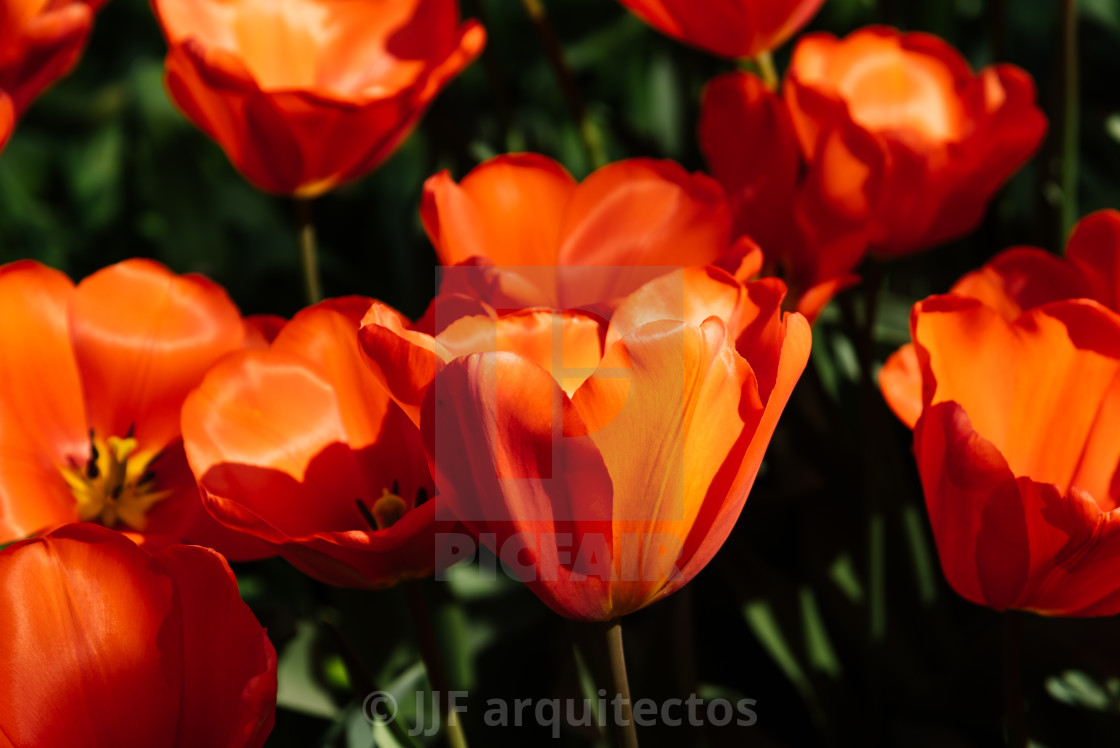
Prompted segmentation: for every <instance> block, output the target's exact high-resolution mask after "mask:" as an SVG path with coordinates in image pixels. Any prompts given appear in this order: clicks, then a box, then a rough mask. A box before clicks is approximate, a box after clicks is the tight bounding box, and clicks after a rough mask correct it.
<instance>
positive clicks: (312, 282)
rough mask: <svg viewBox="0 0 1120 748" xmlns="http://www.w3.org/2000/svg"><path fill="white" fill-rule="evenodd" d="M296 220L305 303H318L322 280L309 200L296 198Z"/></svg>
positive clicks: (320, 297)
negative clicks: (305, 296) (305, 294)
mask: <svg viewBox="0 0 1120 748" xmlns="http://www.w3.org/2000/svg"><path fill="white" fill-rule="evenodd" d="M296 221H297V226H298V230H299V261H300V267H301V268H302V270H303V286H304V290H305V292H306V293H307V303H309V304H318V303H319V302H320V301H322V300H323V282H322V281H321V280H320V278H319V252H318V249H317V246H316V242H315V220H314V218H313V217H312V211H311V201H310V200H308V199H307V198H302V197H297V198H296Z"/></svg>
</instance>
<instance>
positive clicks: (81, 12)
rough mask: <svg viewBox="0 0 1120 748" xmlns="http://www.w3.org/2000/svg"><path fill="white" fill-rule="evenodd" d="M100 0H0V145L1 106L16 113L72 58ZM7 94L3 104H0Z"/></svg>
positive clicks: (67, 66)
mask: <svg viewBox="0 0 1120 748" xmlns="http://www.w3.org/2000/svg"><path fill="white" fill-rule="evenodd" d="M103 4H104V0H59V1H58V2H44V0H0V146H2V145H3V139H4V137H3V132H4V126H3V123H4V121H5V115H4V110H5V109H6V108H8V107H10V110H11V111H10V113H9V114H8V119H9V120H10V119H12V118H14V117H15V116H17V115H19V114H22V113H23V112H24V110H26V109H27V107H28V106H30V104H31V102H32V101H34V100H35V98H36V97H38V96H39V94H41V93H42V92H43V91H44V90H45V89H46V88H47V87H48V86H50V85H51V84H52V83H54V82H55V81H56V80H58V79H59V78H61V77H62V76H64V75H66V74H67V73H69V72H70V70H71V69H72V68H73V67H74V65H75V64H77V62H78V58H79V57H80V56H81V54H82V49H83V48H84V47H85V44H86V38H87V37H88V36H89V32H90V29H91V28H92V27H93V14H94V13H96V12H97V10H98V8H100V7H101V6H102V5H103ZM4 98H8V99H10V102H9V104H8V105H5V104H3V103H2V101H3V99H4Z"/></svg>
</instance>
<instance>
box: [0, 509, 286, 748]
mask: <svg viewBox="0 0 1120 748" xmlns="http://www.w3.org/2000/svg"><path fill="white" fill-rule="evenodd" d="M0 590H3V592H2V593H0V743H2V744H3V745H6V746H44V747H45V746H83V748H151V746H168V748H195V747H196V746H213V748H259V746H261V745H263V744H264V741H265V738H266V737H268V734H269V732H270V731H271V730H272V726H273V722H274V720H275V711H276V652H275V650H273V648H272V644H271V643H270V642H269V640H268V637H267V636H266V635H265V631H264V629H262V628H261V626H260V624H259V623H257V621H256V619H255V618H254V617H253V614H252V612H250V610H249V608H248V607H247V606H246V605H245V603H243V602H242V601H241V598H240V597H239V596H238V592H237V580H236V579H235V578H234V576H233V573H232V572H231V571H230V569H229V566H228V565H227V564H226V562H225V560H224V559H222V557H221V556H219V555H218V554H217V553H215V552H214V551H211V550H208V549H205V548H198V547H195V546H171V547H166V548H163V549H161V550H159V551H158V552H155V553H148V552H147V551H145V550H143V549H142V548H140V547H138V546H137V545H135V544H134V543H133V542H132V541H130V540H129V539H128V538H126V537H125V536H123V535H121V534H120V533H117V532H114V531H112V530H108V529H106V528H104V527H96V526H93V525H88V524H83V525H68V526H66V527H63V528H61V529H59V530H56V531H55V532H53V533H51V534H50V535H48V536H46V537H43V538H35V539H33V540H26V541H23V542H21V543H17V544H15V545H13V546H10V547H8V548H7V549H5V550H4V551H2V552H0Z"/></svg>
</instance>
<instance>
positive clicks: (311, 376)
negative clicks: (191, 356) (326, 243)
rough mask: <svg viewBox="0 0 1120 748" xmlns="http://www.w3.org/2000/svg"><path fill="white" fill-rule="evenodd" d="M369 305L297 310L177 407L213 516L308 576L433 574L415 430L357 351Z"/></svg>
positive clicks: (351, 302) (425, 483) (385, 581)
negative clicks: (262, 346)
mask: <svg viewBox="0 0 1120 748" xmlns="http://www.w3.org/2000/svg"><path fill="white" fill-rule="evenodd" d="M371 303H373V302H372V300H371V299H362V298H357V297H353V298H346V299H334V300H330V301H326V302H323V303H321V304H317V305H315V306H313V307H311V308H309V309H305V310H303V311H302V312H300V313H299V314H297V315H296V316H295V317H294V318H293V319H292V321H291V322H289V323H288V324H287V325H285V326H284V327H283V329H281V330H280V332H279V334H278V335H277V336H276V339H275V340H274V341H273V343H272V345H271V347H270V348H268V349H267V350H253V351H244V352H240V353H237V354H233V355H231V356H228V357H226V358H225V359H224V360H222V361H221V362H220V363H218V364H217V365H216V366H215V367H214V368H213V369H211V371H210V372H209V373H208V374H207V375H206V377H205V379H203V381H202V384H201V385H200V386H199V388H198V389H197V390H195V391H194V392H193V393H191V395H190V396H189V397H188V398H187V400H186V402H185V403H184V405H183V441H184V445H185V448H186V453H187V458H188V460H189V461H190V465H191V467H192V468H193V470H194V473H195V475H197V476H198V480H199V485H200V486H201V488H202V492H203V501H204V503H205V504H206V507H207V509H208V510H209V511H210V513H211V514H212V515H213V516H214V517H215V518H216V519H217V520H218V521H219V522H220V523H221V524H222V525H224V526H225V527H227V528H229V529H230V530H231V531H235V532H238V533H243V534H245V535H246V536H248V537H251V538H254V539H256V540H257V541H258V542H262V543H265V544H267V545H268V547H269V548H270V549H271V551H272V552H273V553H279V554H281V555H283V556H284V558H286V559H287V560H288V561H290V562H291V563H292V564H293V565H295V566H296V567H297V568H299V569H300V570H302V571H304V572H305V573H307V574H309V575H311V576H313V577H315V578H316V579H319V580H321V581H324V582H327V583H329V584H336V585H343V586H352V587H384V586H388V585H391V584H393V583H395V582H396V581H398V580H399V579H401V578H405V577H418V576H423V575H426V574H430V573H431V572H432V570H433V568H434V567H433V564H434V562H435V558H436V551H435V547H434V542H435V540H434V539H435V535H434V533H435V528H436V524H435V511H434V505H433V504H432V502H430V501H429V502H427V503H421V502H423V501H424V499H425V498H426V497H428V496H431V495H432V493H433V486H432V482H431V477H430V474H429V472H428V464H427V461H426V458H425V456H424V449H423V446H422V444H421V442H420V432H419V431H418V430H417V429H416V426H414V425H413V424H412V423H411V422H410V421H409V420H408V418H406V417H405V416H404V414H403V412H402V411H401V409H400V408H399V407H397V406H396V405H395V404H394V403H393V402H392V401H391V400H390V399H389V397H388V395H386V394H385V393H384V392H383V391H382V389H381V387H380V385H379V384H378V382H377V381H376V380H375V379H374V377H373V375H372V374H371V373H370V372H369V370H368V367H367V366H366V364H365V362H364V361H363V360H362V355H361V351H360V350H359V348H358V344H357V334H358V324H359V322H360V321H361V319H362V315H363V314H364V313H365V311H366V310H367V309H369V307H370V304H371ZM363 509H364V510H365V511H363ZM371 525H372V526H371Z"/></svg>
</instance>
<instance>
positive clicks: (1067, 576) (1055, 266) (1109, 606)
mask: <svg viewBox="0 0 1120 748" xmlns="http://www.w3.org/2000/svg"><path fill="white" fill-rule="evenodd" d="M1118 228H1120V214H1116V213H1100V214H1096V215H1094V216H1091V217H1090V218H1087V219H1085V221H1083V222H1082V223H1081V224H1080V225H1079V227H1078V229H1077V231H1076V232H1075V233H1074V235H1073V237H1071V239H1070V246H1069V252H1068V255H1067V260H1064V261H1063V260H1061V259H1058V258H1056V257H1053V256H1051V255H1047V254H1045V253H1043V252H1041V251H1039V250H1033V249H1013V250H1009V251H1007V252H1005V253H1003V254H1002V255H1000V256H999V257H997V258H996V259H995V260H993V261H992V262H991V263H990V264H989V265H988V266H986V267H985V268H984V269H982V270H980V271H978V272H976V273H972V274H970V275H968V276H966V277H965V278H963V279H962V280H961V281H960V282H959V283H958V284H957V286H955V287H954V289H953V291H952V293H951V294H950V295H947V296H935V297H931V298H929V299H926V300H925V301H923V302H921V303H919V304H917V305H916V306H915V307H914V310H913V312H912V315H911V336H912V339H913V345H912V346H910V347H908V348H905V349H903V350H902V351H900V352H899V353H897V354H895V356H893V357H892V358H891V359H890V360H889V361H888V363H887V365H886V366H885V367H884V369H883V373H882V375H881V382H882V385H883V393H884V395H885V396H886V398H887V401H888V403H890V405H891V407H892V408H893V409H894V410H895V412H896V413H897V414H898V415H899V417H900V418H902V419H903V420H904V421H906V422H907V423H909V424H911V425H912V426H913V427H914V454H915V456H916V457H917V460H918V469H919V472H920V473H921V477H922V485H923V488H924V492H925V497H926V505H927V507H928V509H929V514H930V521H931V523H932V525H933V530H934V537H935V539H936V541H937V547H938V552H939V555H940V557H941V565H942V568H943V569H944V571H945V575H946V577H947V578H948V580H949V583H950V584H951V585H952V586H953V588H954V589H955V590H956V591H957V592H958V593H960V594H961V595H962V596H964V597H966V598H968V599H969V600H972V601H973V602H976V603H980V604H982V605H987V606H990V607H993V608H996V609H1000V610H1002V609H1005V608H1019V609H1025V610H1032V611H1035V612H1038V613H1045V614H1050V615H1069V616H1093V615H1113V614H1115V613H1118V612H1120V574H1118V572H1120V564H1117V561H1116V559H1117V558H1120V514H1117V513H1116V511H1114V510H1115V509H1116V507H1117V505H1118V504H1120V484H1118V483H1117V481H1116V476H1117V475H1118V474H1120V473H1118V472H1117V466H1118V465H1120V315H1118V314H1117V313H1116V312H1115V311H1113V310H1111V309H1109V308H1106V307H1105V306H1103V305H1101V304H1100V303H1099V302H1098V301H1095V300H1093V299H1092V298H1091V297H1092V296H1097V295H1099V297H1100V298H1103V299H1108V300H1110V301H1113V302H1114V301H1115V299H1116V298H1117V297H1116V290H1117V288H1118V286H1120V284H1118V283H1117V281H1118V280H1120V276H1118V275H1117V273H1116V268H1117V267H1118V265H1117V259H1118V258H1120V232H1118V231H1117V229H1118ZM1106 270H1107V272H1105V271H1106ZM1106 276H1107V277H1108V281H1107V282H1106V283H1101V284H1099V285H1098V281H1101V280H1102V279H1104V278H1106ZM1078 297H1080V298H1078Z"/></svg>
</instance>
